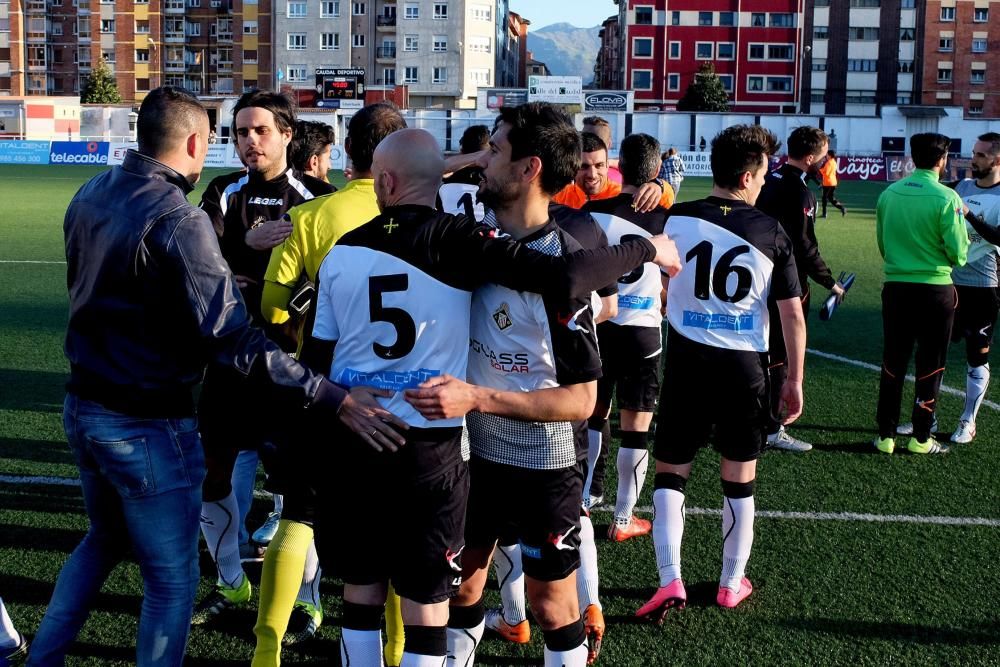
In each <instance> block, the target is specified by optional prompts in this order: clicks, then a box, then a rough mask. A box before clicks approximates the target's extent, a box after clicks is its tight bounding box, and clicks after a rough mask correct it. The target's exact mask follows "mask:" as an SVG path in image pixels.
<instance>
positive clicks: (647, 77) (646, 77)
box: [632, 69, 653, 90]
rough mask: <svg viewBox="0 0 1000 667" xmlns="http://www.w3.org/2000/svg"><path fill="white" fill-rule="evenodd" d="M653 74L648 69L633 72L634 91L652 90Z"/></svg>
mask: <svg viewBox="0 0 1000 667" xmlns="http://www.w3.org/2000/svg"><path fill="white" fill-rule="evenodd" d="M652 89H653V72H652V71H651V70H648V69H634V70H632V90H652Z"/></svg>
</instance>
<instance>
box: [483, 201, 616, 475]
mask: <svg viewBox="0 0 1000 667" xmlns="http://www.w3.org/2000/svg"><path fill="white" fill-rule="evenodd" d="M521 243H523V244H524V245H526V246H528V247H529V248H532V249H534V250H537V251H539V252H542V253H545V254H547V255H555V256H559V255H565V254H568V253H571V252H573V251H575V250H577V249H579V248H580V246H579V244H578V243H577V242H576V240H575V239H573V237H571V236H570V235H569V234H568V233H567V232H566V231H565V230H563V229H561V228H560V227H559V226H557V225H556V224H555V223H554V222H553V221H551V220H550V222H549V223H548V224H547V225H545V226H544V227H543V228H541V229H539V230H538V231H536V232H534V233H532V234H531V235H530V236H528V237H526V238H524V239H521ZM600 375H601V360H600V355H599V354H598V350H597V336H596V331H595V328H594V321H593V316H592V311H591V308H590V301H589V300H588V299H587V298H576V299H555V298H552V297H548V296H543V295H539V294H531V293H527V292H517V291H514V290H512V289H509V288H507V287H503V286H501V285H497V284H489V285H485V286H483V287H480V288H479V289H477V290H476V292H475V294H474V295H473V298H472V323H471V336H470V339H469V381H470V382H471V383H473V384H476V385H480V386H485V387H492V388H495V389H500V390H504V391H516V392H528V391H535V390H538V389H549V388H553V387H558V386H561V385H568V384H578V383H581V382H590V381H592V380H596V379H598V378H599V377H600ZM467 427H468V434H469V439H470V441H471V445H472V452H473V454H475V455H476V456H477V457H479V458H483V459H486V460H488V461H493V462H494V463H502V464H506V465H512V466H518V467H521V468H533V469H556V468H565V467H567V466H571V465H573V464H575V463H576V461H577V460H579V458H580V457H581V456H582V455H585V448H584V447H583V438H584V437H585V432H584V429H583V428H582V423H580V424H575V423H572V422H529V421H522V420H518V419H509V418H507V417H500V416H497V415H491V414H486V413H481V412H471V413H469V415H468V416H467Z"/></svg>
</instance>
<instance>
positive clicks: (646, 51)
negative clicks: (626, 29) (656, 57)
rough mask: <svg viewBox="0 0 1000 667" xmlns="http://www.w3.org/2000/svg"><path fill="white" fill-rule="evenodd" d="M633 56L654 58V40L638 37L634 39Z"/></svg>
mask: <svg viewBox="0 0 1000 667" xmlns="http://www.w3.org/2000/svg"><path fill="white" fill-rule="evenodd" d="M632 55H633V56H634V57H636V58H652V57H653V39H652V38H651V37H636V38H635V39H633V40H632Z"/></svg>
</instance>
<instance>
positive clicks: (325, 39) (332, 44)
mask: <svg viewBox="0 0 1000 667" xmlns="http://www.w3.org/2000/svg"><path fill="white" fill-rule="evenodd" d="M339 48H340V33H339V32H324V33H322V34H320V36H319V50H320V51H336V50H337V49H339Z"/></svg>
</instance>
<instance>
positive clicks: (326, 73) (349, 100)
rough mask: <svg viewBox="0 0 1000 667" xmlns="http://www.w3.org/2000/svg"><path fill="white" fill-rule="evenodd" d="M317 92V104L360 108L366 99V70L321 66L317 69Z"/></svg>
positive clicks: (331, 106)
mask: <svg viewBox="0 0 1000 667" xmlns="http://www.w3.org/2000/svg"><path fill="white" fill-rule="evenodd" d="M316 93H317V94H318V99H317V101H316V106H322V107H330V108H333V109H338V108H348V107H350V108H360V107H361V105H362V104H364V99H365V70H363V69H347V68H339V67H319V68H317V69H316ZM345 102H346V104H345Z"/></svg>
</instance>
